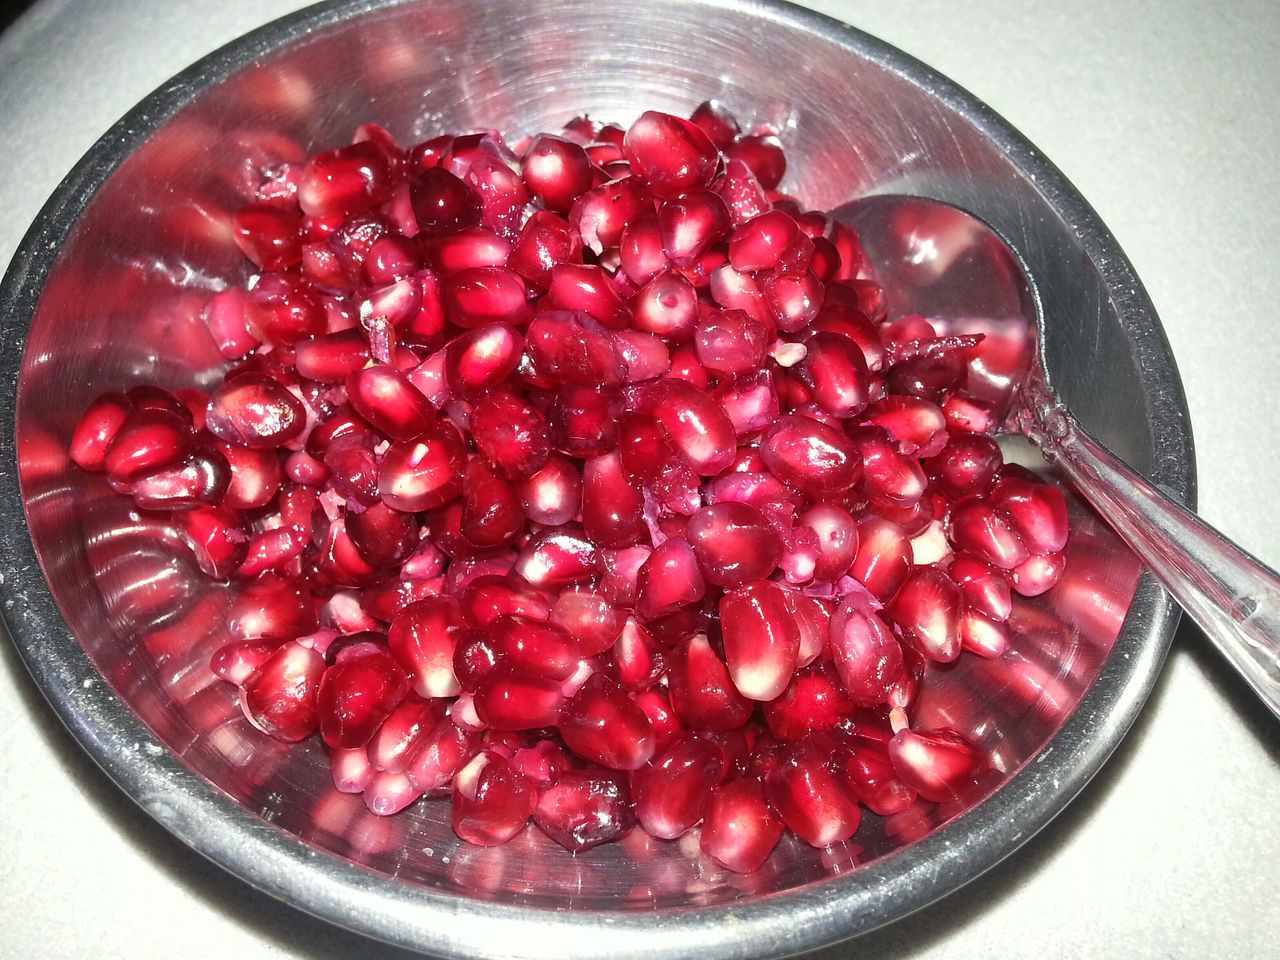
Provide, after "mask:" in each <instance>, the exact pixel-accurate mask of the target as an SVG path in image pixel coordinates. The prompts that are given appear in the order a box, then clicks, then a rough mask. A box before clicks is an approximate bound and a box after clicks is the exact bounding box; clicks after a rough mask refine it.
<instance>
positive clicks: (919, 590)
mask: <svg viewBox="0 0 1280 960" xmlns="http://www.w3.org/2000/svg"><path fill="white" fill-rule="evenodd" d="M963 608H964V597H963V595H962V594H961V593H960V588H959V587H957V586H956V585H955V582H954V581H953V580H952V579H951V578H950V577H948V576H947V575H946V574H945V573H943V572H942V571H941V570H939V569H937V568H936V567H921V568H919V569H917V570H915V571H914V572H913V573H912V574H911V575H910V576H909V577H908V578H907V581H906V583H904V584H903V585H902V587H901V588H900V589H899V590H898V592H897V593H896V594H895V595H894V597H893V599H892V600H890V601H889V603H888V605H887V606H886V607H885V610H884V612H885V615H886V616H887V617H888V618H889V619H890V620H892V621H893V622H894V623H896V624H897V625H898V627H899V629H900V630H901V631H902V636H903V637H904V638H905V639H906V641H907V642H908V643H910V644H912V645H913V646H914V647H915V648H916V650H917V651H919V653H921V654H922V655H923V656H925V657H926V658H928V659H929V660H933V661H934V662H936V663H950V662H951V661H952V660H954V659H955V658H956V657H958V656H959V655H960V633H959V630H960V614H961V612H962V610H963Z"/></svg>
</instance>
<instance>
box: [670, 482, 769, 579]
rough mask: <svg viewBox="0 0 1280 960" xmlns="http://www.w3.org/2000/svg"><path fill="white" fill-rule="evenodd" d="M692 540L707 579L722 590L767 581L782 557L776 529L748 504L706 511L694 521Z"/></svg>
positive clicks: (730, 504) (720, 505)
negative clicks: (763, 579)
mask: <svg viewBox="0 0 1280 960" xmlns="http://www.w3.org/2000/svg"><path fill="white" fill-rule="evenodd" d="M688 537H689V543H690V545H691V546H692V547H693V552H694V555H695V556H696V557H697V560H698V566H699V568H700V569H701V571H702V574H703V576H704V577H705V578H706V579H707V581H708V582H710V583H713V584H715V585H717V586H722V587H736V586H739V585H741V584H744V583H746V582H748V581H750V580H759V579H762V578H763V577H767V576H768V575H769V574H770V573H771V572H773V569H774V567H775V566H776V565H777V563H778V559H779V557H780V556H781V555H782V542H781V540H779V538H778V535H777V533H776V532H775V531H774V529H773V527H772V526H771V525H770V524H769V522H768V521H767V520H766V519H765V517H764V515H763V514H762V513H760V511H759V510H757V509H756V508H755V507H752V506H749V505H747V504H745V503H734V502H732V501H729V502H725V503H717V504H713V505H712V506H709V507H703V508H702V509H701V510H699V511H698V512H697V513H695V514H694V515H693V517H692V518H691V519H690V521H689V529H688Z"/></svg>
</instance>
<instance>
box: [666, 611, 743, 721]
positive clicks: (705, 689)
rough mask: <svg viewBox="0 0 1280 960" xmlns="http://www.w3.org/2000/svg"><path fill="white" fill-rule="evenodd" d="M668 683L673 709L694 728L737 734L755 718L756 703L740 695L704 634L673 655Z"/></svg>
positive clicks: (668, 673) (727, 670)
mask: <svg viewBox="0 0 1280 960" xmlns="http://www.w3.org/2000/svg"><path fill="white" fill-rule="evenodd" d="M667 680H668V688H667V689H668V691H669V693H670V695H671V707H672V709H673V710H674V711H675V713H676V716H677V717H679V718H680V720H681V721H682V722H683V723H685V724H686V725H688V726H690V727H694V728H696V729H699V730H733V729H735V728H737V727H740V726H742V724H744V723H745V722H746V720H747V718H748V717H749V716H751V711H752V709H753V705H752V702H751V701H750V700H748V699H747V698H746V697H744V696H743V695H742V694H741V693H739V692H738V689H737V687H736V686H734V683H733V680H732V679H731V678H730V676H729V668H728V667H726V666H725V665H724V662H723V661H722V660H721V659H720V658H719V657H718V656H716V652H715V651H714V650H712V649H711V643H710V642H709V641H708V640H707V638H706V636H705V635H704V634H698V635H697V636H695V637H694V638H693V639H692V640H691V641H690V642H689V644H688V645H687V647H686V648H685V649H684V650H683V651H679V650H677V651H674V652H673V655H672V660H671V664H670V666H669V669H668V671H667Z"/></svg>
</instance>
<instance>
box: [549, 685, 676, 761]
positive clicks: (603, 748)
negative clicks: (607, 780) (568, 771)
mask: <svg viewBox="0 0 1280 960" xmlns="http://www.w3.org/2000/svg"><path fill="white" fill-rule="evenodd" d="M559 727H560V736H561V737H562V738H563V739H564V742H565V745H566V746H567V747H568V748H569V749H570V750H572V751H573V752H574V753H576V754H578V755H579V756H580V757H583V758H584V759H586V760H589V761H591V762H593V763H598V764H600V765H601V766H604V767H608V768H609V769H611V770H638V769H639V768H640V767H642V766H644V765H645V764H646V763H648V762H649V760H650V758H651V757H652V756H653V751H654V738H653V732H652V730H651V729H650V728H649V718H648V717H647V716H645V713H644V711H643V710H641V709H640V708H639V707H637V706H636V705H635V704H634V703H632V702H631V699H630V698H629V697H628V696H627V694H626V691H624V690H623V689H622V687H620V686H618V684H617V683H615V682H614V681H612V680H610V679H609V678H608V677H606V676H605V675H604V674H601V673H597V674H594V675H592V676H591V677H590V678H589V679H588V680H587V682H586V683H585V684H583V685H582V687H581V688H580V689H579V690H578V692H577V693H576V694H574V695H573V696H572V697H571V698H570V699H569V700H567V701H566V702H565V704H564V708H563V709H562V710H561V712H560V723H559Z"/></svg>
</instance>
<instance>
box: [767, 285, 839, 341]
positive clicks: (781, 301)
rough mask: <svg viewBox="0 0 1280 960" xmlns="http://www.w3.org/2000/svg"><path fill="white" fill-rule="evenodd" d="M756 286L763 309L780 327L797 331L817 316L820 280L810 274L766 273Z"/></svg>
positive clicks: (820, 288) (820, 296) (820, 289)
mask: <svg viewBox="0 0 1280 960" xmlns="http://www.w3.org/2000/svg"><path fill="white" fill-rule="evenodd" d="M758 289H759V291H760V295H761V299H762V302H763V305H764V308H765V309H766V310H767V311H768V312H769V316H771V317H772V318H773V321H774V323H775V324H777V327H778V329H779V330H782V331H784V332H785V333H798V332H800V331H801V330H804V329H805V328H806V327H808V326H809V324H810V323H812V322H813V320H814V318H815V317H817V316H818V312H819V310H820V309H821V308H822V297H823V290H822V282H821V281H820V280H819V279H818V278H817V277H816V276H814V275H813V273H811V272H810V273H800V274H777V273H767V274H765V275H764V276H762V277H760V279H759V281H758Z"/></svg>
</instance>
